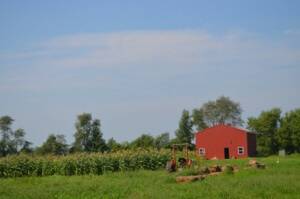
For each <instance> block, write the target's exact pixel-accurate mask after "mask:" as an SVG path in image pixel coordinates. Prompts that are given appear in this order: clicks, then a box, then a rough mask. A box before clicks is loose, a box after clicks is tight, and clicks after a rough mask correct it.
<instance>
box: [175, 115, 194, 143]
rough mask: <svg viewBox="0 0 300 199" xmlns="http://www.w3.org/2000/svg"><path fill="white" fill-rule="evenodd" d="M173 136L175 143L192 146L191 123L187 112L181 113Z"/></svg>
mask: <svg viewBox="0 0 300 199" xmlns="http://www.w3.org/2000/svg"><path fill="white" fill-rule="evenodd" d="M175 135H176V141H177V142H179V143H188V144H192V140H193V138H194V134H193V123H192V121H191V117H190V114H189V112H188V111H187V110H183V112H182V116H181V119H180V121H179V127H178V129H177V130H176V132H175Z"/></svg>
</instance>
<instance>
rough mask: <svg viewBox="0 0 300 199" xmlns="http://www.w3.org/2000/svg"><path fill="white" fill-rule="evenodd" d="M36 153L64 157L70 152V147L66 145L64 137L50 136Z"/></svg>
mask: <svg viewBox="0 0 300 199" xmlns="http://www.w3.org/2000/svg"><path fill="white" fill-rule="evenodd" d="M36 152H37V153H38V154H41V155H45V154H53V155H64V154H67V152H68V145H67V144H66V140H65V136H64V135H54V134H50V135H49V136H48V138H47V140H46V141H45V142H44V143H43V144H42V146H41V147H39V148H37V150H36Z"/></svg>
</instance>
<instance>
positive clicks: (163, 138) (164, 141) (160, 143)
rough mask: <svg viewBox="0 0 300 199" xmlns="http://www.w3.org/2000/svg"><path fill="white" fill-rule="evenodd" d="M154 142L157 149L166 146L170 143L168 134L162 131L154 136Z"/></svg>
mask: <svg viewBox="0 0 300 199" xmlns="http://www.w3.org/2000/svg"><path fill="white" fill-rule="evenodd" d="M154 142H155V143H154V144H155V147H156V148H157V149H162V148H168V147H169V145H170V134H169V133H162V134H160V135H158V136H157V137H156V138H155V141H154Z"/></svg>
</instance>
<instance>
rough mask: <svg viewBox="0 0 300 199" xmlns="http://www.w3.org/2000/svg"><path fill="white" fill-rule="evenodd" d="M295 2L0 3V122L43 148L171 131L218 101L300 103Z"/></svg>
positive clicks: (256, 105)
mask: <svg viewBox="0 0 300 199" xmlns="http://www.w3.org/2000/svg"><path fill="white" fill-rule="evenodd" d="M299 7H300V2H299V1H296V0H295V1H292V0H290V1H283V0H282V1H276V0H272V1H271V0H270V1H267V0H265V1H254V0H251V1H174V0H173V1H168V0H166V1H155V0H152V1H68V2H67V1H8V0H7V1H5V0H2V1H0V27H1V28H0V104H1V106H0V115H10V116H12V117H13V118H14V119H15V125H14V127H15V128H17V127H21V128H24V129H25V130H26V132H27V138H28V139H29V140H31V141H33V142H34V143H35V144H36V145H38V144H41V143H42V142H43V141H44V140H45V139H46V137H47V136H48V135H49V134H50V133H60V134H65V135H66V136H67V139H68V142H69V143H71V142H72V141H73V137H72V135H73V134H74V131H75V129H74V122H75V119H76V115H78V114H80V113H82V112H90V113H92V114H93V116H94V117H96V118H100V119H101V122H102V131H103V133H104V137H105V138H106V139H107V138H110V137H114V138H116V139H117V140H118V141H125V140H132V139H134V138H135V137H137V136H139V135H140V134H142V133H149V134H152V135H158V134H160V133H162V132H166V131H167V132H170V133H171V134H173V132H174V131H175V129H176V128H177V125H178V120H179V118H180V115H181V112H182V110H183V109H184V108H185V109H188V110H192V109H193V108H195V107H199V106H201V104H203V103H204V102H206V101H208V100H214V99H216V98H217V97H219V96H221V95H225V96H229V97H231V98H232V99H233V100H235V101H238V102H240V103H241V106H242V108H243V110H244V112H243V118H244V119H246V118H247V117H249V116H256V115H258V114H259V113H260V111H261V110H265V109H268V108H272V107H274V106H276V107H280V108H282V110H283V111H289V110H291V109H294V108H296V107H300V100H299V99H300V89H299V85H300V80H299V76H300V66H299V63H300V13H299Z"/></svg>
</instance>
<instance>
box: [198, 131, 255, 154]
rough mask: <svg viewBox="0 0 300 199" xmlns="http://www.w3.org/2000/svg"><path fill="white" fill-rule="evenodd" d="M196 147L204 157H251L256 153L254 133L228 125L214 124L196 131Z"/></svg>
mask: <svg viewBox="0 0 300 199" xmlns="http://www.w3.org/2000/svg"><path fill="white" fill-rule="evenodd" d="M196 149H197V152H198V154H199V155H201V156H203V157H205V158H206V159H212V158H217V159H229V158H245V157H251V156H255V154H256V134H255V133H252V132H250V131H248V130H246V129H242V128H237V127H233V126H229V125H216V126H213V127H210V128H207V129H204V130H203V131H200V132H198V133H196Z"/></svg>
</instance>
